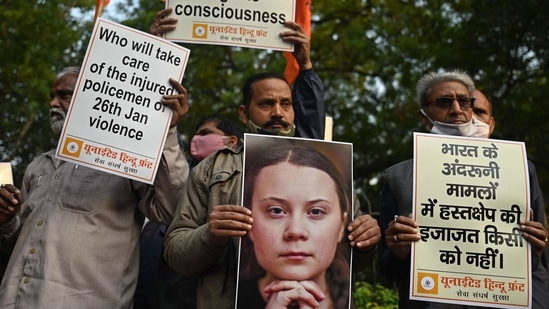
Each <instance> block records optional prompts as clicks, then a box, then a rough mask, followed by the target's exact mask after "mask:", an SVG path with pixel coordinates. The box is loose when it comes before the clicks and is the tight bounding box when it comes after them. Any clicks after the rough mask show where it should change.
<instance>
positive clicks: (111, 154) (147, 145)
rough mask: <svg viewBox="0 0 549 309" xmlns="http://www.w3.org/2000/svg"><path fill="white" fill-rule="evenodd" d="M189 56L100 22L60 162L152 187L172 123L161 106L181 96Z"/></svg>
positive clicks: (145, 35)
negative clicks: (175, 84) (177, 84)
mask: <svg viewBox="0 0 549 309" xmlns="http://www.w3.org/2000/svg"><path fill="white" fill-rule="evenodd" d="M188 57H189V50H187V49H185V48H183V47H181V46H178V45H176V44H174V43H171V42H168V41H166V40H164V39H162V38H159V37H156V36H153V35H150V34H148V33H144V32H141V31H138V30H135V29H132V28H129V27H126V26H123V25H120V24H117V23H113V22H110V21H106V20H103V19H98V20H97V22H96V24H95V28H94V31H93V34H92V36H91V39H90V43H89V46H88V50H87V52H86V56H85V59H84V62H83V65H82V69H81V71H80V75H79V77H78V81H77V83H76V89H75V92H74V94H73V97H72V101H71V104H70V107H69V110H68V112H67V117H66V120H65V126H64V127H63V132H62V133H61V138H60V141H59V145H58V146H57V151H56V157H58V158H60V159H63V160H66V161H70V162H73V163H76V164H81V165H84V166H87V167H90V168H95V169H99V170H102V171H105V172H109V173H113V174H117V175H120V176H124V177H127V178H130V179H135V180H139V181H142V182H145V183H149V184H152V183H153V182H154V178H155V175H156V171H157V168H158V164H159V162H160V158H161V156H162V148H163V146H164V142H165V140H166V136H167V132H168V129H169V125H170V121H171V109H170V108H168V107H166V106H164V105H163V104H162V103H161V102H160V100H161V98H162V96H163V95H171V94H176V93H177V90H176V89H175V88H174V87H172V86H171V85H170V83H169V78H173V79H176V80H179V81H181V80H182V78H183V73H184V71H185V67H186V64H187V60H188Z"/></svg>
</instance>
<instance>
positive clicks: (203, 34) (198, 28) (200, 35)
mask: <svg viewBox="0 0 549 309" xmlns="http://www.w3.org/2000/svg"><path fill="white" fill-rule="evenodd" d="M193 38H194V39H207V38H208V24H193Z"/></svg>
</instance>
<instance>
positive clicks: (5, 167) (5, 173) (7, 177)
mask: <svg viewBox="0 0 549 309" xmlns="http://www.w3.org/2000/svg"><path fill="white" fill-rule="evenodd" d="M0 184H13V174H12V171H11V163H10V162H0Z"/></svg>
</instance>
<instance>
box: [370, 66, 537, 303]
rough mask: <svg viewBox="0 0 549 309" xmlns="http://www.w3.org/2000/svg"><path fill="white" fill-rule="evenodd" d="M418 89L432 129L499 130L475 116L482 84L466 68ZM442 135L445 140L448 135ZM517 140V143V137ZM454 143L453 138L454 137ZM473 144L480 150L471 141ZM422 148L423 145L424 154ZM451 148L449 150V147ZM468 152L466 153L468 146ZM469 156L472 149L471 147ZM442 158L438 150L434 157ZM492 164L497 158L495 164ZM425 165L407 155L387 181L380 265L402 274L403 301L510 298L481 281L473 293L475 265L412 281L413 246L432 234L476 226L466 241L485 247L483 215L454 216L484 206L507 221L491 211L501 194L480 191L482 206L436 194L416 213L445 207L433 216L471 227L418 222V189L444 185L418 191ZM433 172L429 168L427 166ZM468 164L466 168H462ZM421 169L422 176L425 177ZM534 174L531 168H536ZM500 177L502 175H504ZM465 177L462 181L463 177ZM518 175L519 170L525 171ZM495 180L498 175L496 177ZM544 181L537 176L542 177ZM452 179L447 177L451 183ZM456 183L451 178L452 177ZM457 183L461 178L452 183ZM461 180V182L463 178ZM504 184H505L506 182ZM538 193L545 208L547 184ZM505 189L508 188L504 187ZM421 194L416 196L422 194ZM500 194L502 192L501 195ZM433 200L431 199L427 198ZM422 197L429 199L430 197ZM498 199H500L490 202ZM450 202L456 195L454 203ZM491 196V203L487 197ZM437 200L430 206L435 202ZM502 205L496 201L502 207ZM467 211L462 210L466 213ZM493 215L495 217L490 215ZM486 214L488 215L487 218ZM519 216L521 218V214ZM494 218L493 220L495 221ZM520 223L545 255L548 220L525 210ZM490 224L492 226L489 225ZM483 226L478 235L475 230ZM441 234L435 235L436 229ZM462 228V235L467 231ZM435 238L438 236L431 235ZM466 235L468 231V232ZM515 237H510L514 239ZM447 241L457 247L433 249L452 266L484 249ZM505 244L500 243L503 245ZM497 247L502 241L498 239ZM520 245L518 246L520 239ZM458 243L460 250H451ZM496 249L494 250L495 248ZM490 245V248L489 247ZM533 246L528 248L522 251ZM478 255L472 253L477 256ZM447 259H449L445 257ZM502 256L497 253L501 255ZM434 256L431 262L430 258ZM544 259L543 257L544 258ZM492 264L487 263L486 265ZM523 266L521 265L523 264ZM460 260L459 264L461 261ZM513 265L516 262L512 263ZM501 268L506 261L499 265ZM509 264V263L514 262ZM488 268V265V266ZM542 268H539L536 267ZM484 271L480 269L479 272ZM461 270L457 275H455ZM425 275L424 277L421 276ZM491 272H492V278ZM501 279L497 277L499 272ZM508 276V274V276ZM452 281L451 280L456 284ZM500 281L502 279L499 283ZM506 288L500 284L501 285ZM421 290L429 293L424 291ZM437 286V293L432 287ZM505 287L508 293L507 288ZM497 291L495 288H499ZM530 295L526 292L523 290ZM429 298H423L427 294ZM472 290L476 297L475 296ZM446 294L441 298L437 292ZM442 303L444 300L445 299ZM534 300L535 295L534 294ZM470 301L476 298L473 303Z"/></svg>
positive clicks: (398, 277) (427, 80)
mask: <svg viewBox="0 0 549 309" xmlns="http://www.w3.org/2000/svg"><path fill="white" fill-rule="evenodd" d="M417 93H418V101H419V103H420V108H421V110H420V112H419V117H420V120H421V121H422V123H423V124H425V126H426V127H427V128H428V129H429V130H430V131H431V133H434V134H444V135H450V136H464V137H482V138H486V137H488V134H489V133H491V129H490V127H489V124H486V123H484V122H482V121H480V120H479V119H478V118H475V117H473V106H474V104H476V103H474V102H475V98H474V96H475V89H474V83H473V81H472V79H471V78H470V77H469V76H468V75H467V74H466V73H465V72H462V71H459V70H454V71H448V72H440V73H439V72H431V73H428V74H426V75H424V77H422V78H421V79H420V81H419V82H418V85H417ZM447 138H450V137H447ZM439 140H441V141H443V140H444V139H440V138H439ZM509 144H510V143H509ZM452 145H453V144H452ZM470 149H474V148H473V147H471V148H470ZM418 152H419V151H418V150H417V149H416V153H418ZM442 152H443V153H446V152H444V150H443V151H442ZM460 154H461V152H460ZM466 155H469V154H468V153H467V154H466ZM433 158H434V157H433ZM459 160H462V161H463V162H465V159H463V158H461V157H460V158H459ZM459 160H458V159H455V160H453V162H452V163H448V166H456V169H457V168H460V169H461V168H462V166H466V167H467V168H472V167H475V168H477V167H483V166H482V165H478V166H477V165H466V164H465V163H461V162H460V161H459ZM431 163H432V164H431V167H430V169H431V170H435V171H436V173H442V174H444V175H446V174H448V173H447V171H446V170H444V169H443V170H442V171H441V172H438V167H439V166H438V165H437V164H435V163H433V162H431ZM490 166H492V165H490ZM419 171H421V170H420V169H419V168H418V173H414V161H413V160H407V161H404V162H401V163H399V164H396V165H394V166H392V167H390V168H388V169H387V170H386V171H385V173H384V176H385V185H384V188H383V191H382V194H381V213H380V225H381V230H382V231H383V234H384V237H382V243H381V250H380V256H379V261H380V266H381V268H382V271H383V273H384V274H385V275H386V276H387V277H388V278H389V279H391V280H393V281H395V282H397V283H398V285H399V296H400V301H399V306H400V307H401V308H472V306H474V305H475V304H477V303H478V304H482V303H490V302H494V301H498V300H505V299H507V298H506V297H507V296H506V295H496V294H497V292H494V293H490V297H489V298H488V297H485V295H486V296H488V294H489V293H488V292H486V293H484V292H482V291H484V290H482V289H481V285H479V286H478V287H477V289H476V291H475V292H474V293H473V292H468V289H467V288H466V287H468V286H469V284H473V285H475V286H476V285H477V284H478V282H477V281H478V280H476V279H474V278H473V277H475V275H476V274H475V271H471V272H470V273H468V274H467V275H465V274H463V273H454V276H453V277H452V278H448V277H443V276H440V275H439V280H437V279H435V280H432V278H437V277H432V278H431V277H425V278H427V279H428V280H423V279H422V278H420V277H421V276H418V278H415V277H414V279H415V280H417V282H416V281H415V280H411V279H410V276H411V271H410V268H411V259H413V256H412V255H411V253H412V252H411V251H412V246H413V245H418V244H422V243H425V242H427V240H432V239H434V237H436V238H437V239H440V238H441V237H446V235H447V234H446V232H447V231H451V232H452V233H453V234H451V236H450V237H452V238H451V239H454V238H456V237H457V236H456V235H458V234H459V233H465V234H463V235H466V234H467V233H469V234H468V235H469V236H467V238H466V241H463V239H464V238H462V240H461V242H464V243H468V244H469V245H470V246H471V244H475V245H479V246H480V247H482V246H483V245H484V241H486V240H485V239H484V237H482V238H483V239H482V240H479V241H474V239H475V237H477V236H479V234H480V233H477V232H480V231H477V230H475V227H477V226H482V224H483V223H482V221H481V222H479V224H477V225H475V222H474V221H475V220H477V219H476V216H473V217H474V218H475V219H469V220H467V219H465V221H458V220H456V219H454V216H457V214H459V216H466V215H467V214H468V213H469V211H471V212H474V213H478V212H479V211H482V212H483V214H487V218H486V222H490V221H489V220H493V221H492V222H496V221H497V220H500V215H499V212H498V216H497V220H496V218H495V217H493V216H491V214H492V212H495V211H496V210H495V209H492V208H490V207H489V206H488V205H495V204H498V203H496V202H494V201H487V198H486V196H483V195H479V197H478V200H477V201H480V207H474V206H466V205H470V204H468V203H467V202H462V203H459V200H458V203H454V204H452V203H450V204H445V203H444V202H443V201H438V200H437V199H436V198H433V199H432V200H429V202H430V203H431V204H429V203H427V202H426V203H425V204H424V203H422V204H421V206H422V207H425V208H422V211H421V214H418V212H417V211H416V212H415V215H416V217H418V216H423V217H427V215H428V214H429V212H430V211H433V212H434V211H437V212H440V215H437V214H435V215H434V216H433V217H438V216H440V220H442V219H443V218H444V220H446V221H445V222H446V223H447V224H448V225H450V224H454V223H456V222H457V223H459V222H464V223H463V224H465V225H467V228H454V229H451V228H450V229H448V228H447V227H444V226H442V225H440V226H425V225H422V226H420V225H419V224H418V223H417V221H415V220H414V219H413V218H412V216H411V215H410V213H411V211H412V207H413V206H415V204H414V202H415V201H416V200H417V196H416V195H420V194H423V193H424V192H426V191H429V190H432V188H433V187H435V186H436V185H438V182H437V181H436V180H433V181H431V188H427V187H426V186H423V187H421V188H420V187H417V188H420V189H416V191H414V190H413V189H414V188H416V187H414V182H416V183H417V182H420V181H423V180H422V178H421V175H420V174H419ZM422 171H424V172H425V169H424V170H422ZM460 171H461V170H460ZM486 174H488V173H483V176H486ZM414 175H416V178H415V180H414ZM418 175H419V176H418ZM460 175H461V172H460V174H458V175H457V176H456V175H454V174H452V175H451V176H448V177H454V178H448V179H452V183H455V182H457V180H459V179H460V178H459V176H460ZM530 176H531V175H530ZM496 178H497V177H496ZM456 179H457V180H456ZM473 180H476V178H469V179H468V182H466V184H465V185H463V186H467V185H471V186H470V187H471V188H473V187H475V188H476V187H479V188H480V186H475V185H472V183H473ZM517 180H518V177H517ZM501 182H502V184H501V186H502V187H503V185H504V184H503V181H501ZM492 183H494V182H492ZM530 183H531V184H533V183H534V182H533V181H530ZM535 183H536V184H537V182H535ZM495 184H496V186H497V181H495ZM443 185H444V184H443ZM446 185H448V184H446ZM451 185H454V184H451ZM456 186H457V185H456ZM450 189H451V188H450V187H449V189H448V190H447V191H445V192H446V195H444V194H442V195H441V196H440V197H441V198H442V197H443V198H446V199H448V200H450V201H452V199H451V198H453V197H454V196H453V195H454V192H453V190H450ZM467 190H469V189H467ZM502 190H503V189H502ZM530 193H531V196H530V199H531V201H530V206H531V207H532V208H533V209H534V212H537V211H538V208H539V207H543V205H541V206H540V204H539V203H537V202H536V201H537V199H538V198H539V187H538V188H534V190H532V188H531V190H530ZM466 194H467V196H469V195H470V194H472V193H471V192H469V191H467V193H466ZM500 194H501V195H503V193H502V192H500ZM414 197H415V198H416V200H414ZM494 198H495V197H494ZM423 200H425V199H423ZM423 200H422V201H423ZM490 202H492V204H488V203H490ZM446 203H448V202H446ZM482 203H484V204H482ZM431 205H432V206H433V207H430V206H431ZM483 205H487V206H486V208H484V206H483ZM494 207H495V206H494ZM447 208H451V209H458V210H459V211H457V210H456V211H454V210H452V212H451V214H452V216H451V217H450V218H449V219H447V217H448V216H447V210H446V209H447ZM423 209H425V214H423ZM498 210H499V211H500V212H501V213H502V215H501V218H504V217H505V216H504V215H503V214H506V213H508V212H509V211H508V210H505V209H498ZM460 218H461V217H460ZM489 218H491V219H489ZM535 219H536V220H539V218H535ZM479 220H480V219H479ZM442 221H443V220H442ZM517 221H518V220H517ZM490 223H491V222H490ZM514 225H516V228H515V229H513V232H515V231H517V233H519V234H517V235H518V236H517V237H518V238H520V239H517V241H518V242H519V243H521V244H522V240H521V239H522V238H524V239H525V240H526V241H527V242H529V243H530V244H532V246H533V249H534V250H532V251H533V253H534V261H535V260H536V259H537V260H539V255H540V254H541V251H540V250H539V248H541V249H543V247H545V245H546V243H547V231H546V229H545V227H544V224H542V223H541V222H538V221H534V220H533V219H531V220H523V219H522V217H521V221H520V223H519V222H514V224H513V226H514ZM487 226H488V227H490V228H492V225H489V224H488V225H487ZM508 226H511V224H508ZM429 229H431V231H435V230H436V232H438V231H440V234H437V233H435V232H429ZM487 231H488V232H487ZM490 231H491V230H490V229H488V228H486V229H485V231H484V233H485V234H486V235H487V236H486V239H491V238H490V237H489V236H490V235H491V234H490V233H489V232H490ZM475 233H477V234H475ZM433 235H434V236H433ZM460 235H461V234H460ZM429 237H431V239H429ZM464 237H465V236H464ZM510 237H511V236H509V239H511V238H510ZM446 242H447V243H448V244H449V245H448V246H449V247H451V249H449V250H440V256H438V255H437V256H433V257H431V258H432V259H431V260H430V261H431V263H432V264H436V265H438V264H437V263H439V264H444V263H443V262H444V261H447V263H446V266H447V267H449V266H448V265H456V264H457V265H460V264H459V261H460V260H459V258H460V257H461V254H463V255H467V260H466V261H464V260H465V258H463V257H462V259H461V261H462V263H461V265H464V267H463V268H462V269H465V267H468V266H467V264H471V263H473V258H472V256H473V254H476V253H475V252H471V251H473V250H466V249H467V248H468V247H465V244H462V243H460V241H458V240H455V241H453V242H452V241H448V239H446ZM458 245H459V246H461V248H466V249H463V250H462V251H463V252H462V251H460V249H459V246H458ZM498 245H499V244H498ZM484 246H485V248H486V247H488V246H487V245H484ZM493 246H494V245H493ZM517 247H518V246H517ZM454 248H455V249H456V251H451V250H454ZM497 248H498V249H499V250H500V251H501V252H503V250H504V249H506V248H504V247H503V246H501V247H497ZM521 248H522V249H525V248H524V247H523V246H521V247H520V248H518V249H519V251H520V250H522V249H521ZM487 250H492V249H491V248H488V249H487ZM492 251H494V250H492ZM497 251H498V250H495V251H494V252H496V253H497ZM487 252H488V251H487ZM522 252H526V250H524V251H522ZM469 255H470V256H471V257H470V256H469ZM447 256H448V257H452V258H456V257H457V262H456V260H455V259H451V258H450V259H448V260H446V257H447ZM500 256H501V258H500V257H498V263H500V264H502V263H503V262H502V260H503V256H502V255H501V254H500ZM443 260H444V261H443ZM494 261H495V260H494ZM428 262H429V261H428ZM538 262H539V261H538ZM520 264H521V265H522V264H524V263H523V262H522V261H521V263H520ZM538 265H541V263H535V262H533V263H532V266H533V267H538ZM483 266H484V265H483ZM517 266H518V265H517ZM454 267H455V266H454ZM507 267H509V265H507ZM498 269H499V268H498ZM507 269H509V268H507ZM439 270H440V273H443V271H445V269H439ZM483 270H484V269H483ZM532 271H534V270H532ZM479 274H480V272H479ZM460 276H465V278H466V279H467V280H469V281H467V280H462V278H459V277H460ZM454 277H455V278H454ZM441 278H443V285H442V286H440V287H437V285H440V282H439V281H440V280H442V279H441ZM420 279H421V280H420ZM487 279H489V277H487ZM494 279H495V280H497V279H496V278H494ZM500 280H502V279H501V278H500ZM420 281H421V282H420ZM448 282H450V283H448ZM486 282H487V281H485V282H483V283H482V288H484V285H485V284H488V283H486ZM411 284H414V287H416V288H417V289H418V290H419V292H415V290H414V296H416V300H412V299H411V294H412V291H411V289H410V285H411ZM453 284H455V285H458V286H459V287H461V289H458V291H457V293H455V294H454V295H453V297H456V298H458V297H461V298H462V299H463V301H461V302H457V301H454V303H453V302H452V301H451V300H449V299H446V300H444V299H442V297H441V296H437V295H439V294H438V292H437V289H438V291H440V290H444V289H446V288H447V287H448V286H451V285H453ZM498 284H499V283H498ZM512 287H513V283H509V286H507V285H506V286H505V289H510V288H512ZM497 290H498V291H499V289H497ZM420 293H423V294H422V295H420V296H419V297H418V296H417V295H419V294H420ZM429 293H430V294H429ZM502 293H503V292H502ZM492 294H493V295H492ZM423 295H430V296H423ZM523 295H524V293H523ZM422 297H423V298H422ZM467 297H470V298H467ZM496 297H502V298H498V300H496ZM417 298H420V299H422V300H423V301H419V300H417ZM437 298H438V299H437ZM425 299H432V301H425ZM439 302H440V303H439ZM455 302H457V303H459V304H460V305H457V304H455ZM526 302H528V300H526ZM467 303H468V304H467ZM498 306H500V307H501V308H504V307H505V308H508V306H512V304H511V305H509V304H505V303H504V302H501V303H499V304H498Z"/></svg>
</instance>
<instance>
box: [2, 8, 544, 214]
mask: <svg viewBox="0 0 549 309" xmlns="http://www.w3.org/2000/svg"><path fill="white" fill-rule="evenodd" d="M130 3H133V6H130V5H129V4H130ZM93 4H94V1H91V0H80V1H78V0H72V1H71V0H60V1H37V0H31V1H14V0H7V1H6V0H4V1H2V10H0V54H1V55H2V65H1V66H0V95H1V99H2V117H1V118H0V128H1V133H2V138H1V140H0V158H1V159H0V160H2V161H11V162H13V163H14V166H15V168H16V170H15V174H16V183H20V181H21V176H22V173H23V170H24V168H25V166H26V165H27V164H28V163H29V162H30V160H31V159H32V157H34V156H35V155H36V154H38V153H40V152H42V151H45V150H48V149H50V148H51V147H53V146H55V138H54V137H53V136H52V135H51V134H50V133H49V132H50V130H49V120H48V106H47V102H48V101H49V99H48V92H49V89H50V87H51V82H52V80H53V76H54V73H55V72H57V71H58V70H59V69H60V68H62V67H64V66H66V65H69V64H79V63H81V60H82V55H83V54H84V52H85V49H86V47H87V40H88V37H89V33H90V31H91V29H92V24H91V17H89V14H88V15H86V16H88V17H87V18H82V15H81V14H79V13H78V12H80V11H82V12H84V13H90V11H91V10H92V8H93ZM111 5H113V4H111ZM163 6H164V3H162V2H161V1H147V0H139V1H135V0H134V1H130V0H127V1H126V2H125V3H123V4H122V5H120V6H119V7H118V8H117V9H118V11H119V12H120V13H123V14H126V15H125V16H126V18H120V19H123V20H122V22H123V23H124V24H126V25H128V26H131V27H134V28H137V29H140V30H144V31H147V30H148V28H149V26H150V24H151V22H152V18H153V17H154V16H155V14H156V12H158V10H160V9H162V8H163ZM548 10H549V2H548V1H497V0H485V1H472V0H444V1H442V0H434V1H423V0H414V1H390V0H372V1H363V0H342V1H313V7H312V12H313V25H312V32H313V33H312V48H311V56H312V60H313V65H314V69H315V71H316V72H317V73H318V74H319V75H320V76H321V78H322V79H323V81H324V83H325V101H326V104H327V111H328V112H329V114H330V115H331V116H333V117H334V121H335V128H334V134H333V135H334V140H339V141H346V142H352V143H353V144H354V153H355V157H354V158H355V160H354V177H355V184H356V187H357V189H358V191H359V193H363V194H365V195H366V196H367V197H368V198H369V200H370V201H371V208H372V210H373V211H374V212H376V211H377V210H378V196H379V192H380V189H381V185H382V179H381V175H382V172H383V170H384V169H385V168H387V167H389V166H391V165H393V164H395V163H397V162H399V161H402V160H404V159H407V158H409V157H411V156H412V132H413V131H423V130H424V128H423V127H422V126H421V124H420V122H419V121H418V119H417V112H418V105H417V103H416V98H415V83H416V81H417V80H418V78H419V77H420V76H421V75H422V74H424V73H426V72H428V71H431V70H441V69H448V68H462V69H465V70H467V71H468V72H469V73H470V74H471V75H472V76H473V77H474V79H475V81H476V84H477V86H478V88H479V89H481V90H483V91H484V92H485V93H486V94H487V95H488V96H489V97H490V98H491V99H492V101H493V104H494V114H495V117H496V119H497V125H496V131H495V136H494V137H495V138H499V139H509V140H520V141H524V142H525V143H526V146H527V152H528V157H529V159H530V160H532V161H534V163H535V164H536V166H537V168H538V175H539V178H540V183H541V186H542V188H547V187H548V186H549V161H546V160H543V158H544V154H545V153H547V152H549V136H548V135H547V134H545V132H549V122H547V121H545V120H546V119H549V110H548V109H546V108H544V106H545V103H544V101H545V99H546V98H547V97H549V87H547V82H548V77H549V40H547V29H548V28H549V19H547V18H546V14H545V12H546V11H548ZM91 15H93V12H92V14H91ZM117 18H119V16H118V17H117ZM119 21H120V20H119ZM184 45H185V47H187V48H189V49H190V50H191V54H190V59H189V63H188V66H187V71H186V75H185V77H184V79H183V81H182V82H183V85H184V86H185V87H186V88H187V89H188V90H189V99H190V104H191V106H190V111H189V114H188V115H187V116H186V117H184V119H183V120H182V121H181V123H180V125H179V130H180V132H181V133H183V134H184V135H188V134H190V133H192V132H193V131H194V129H195V126H196V124H197V123H198V121H199V120H200V119H201V118H203V117H205V116H209V115H212V114H219V115H223V116H226V117H229V118H231V119H233V120H235V121H238V118H237V106H238V105H239V104H240V100H241V87H242V84H243V81H244V79H245V78H246V77H247V76H248V75H250V74H251V73H252V72H257V71H262V70H270V71H278V72H282V71H283V69H284V59H283V57H282V54H281V53H280V52H276V51H264V50H257V49H247V48H232V47H225V46H208V45H200V44H184Z"/></svg>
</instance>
